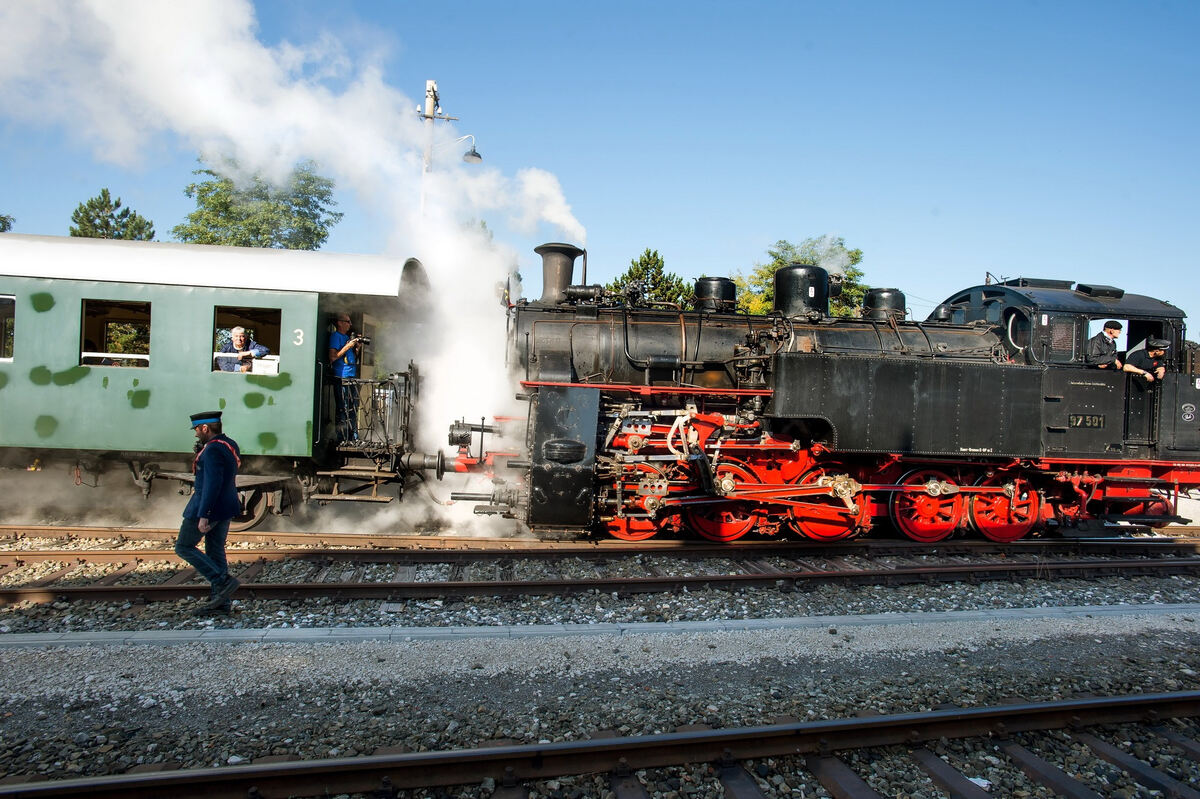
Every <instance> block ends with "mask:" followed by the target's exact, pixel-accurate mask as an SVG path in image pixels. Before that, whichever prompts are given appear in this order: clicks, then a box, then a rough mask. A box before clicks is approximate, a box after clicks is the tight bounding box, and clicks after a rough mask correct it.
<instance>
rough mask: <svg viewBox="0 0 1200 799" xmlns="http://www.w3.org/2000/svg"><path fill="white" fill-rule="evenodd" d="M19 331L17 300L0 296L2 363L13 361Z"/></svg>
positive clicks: (0, 347) (0, 356) (7, 296)
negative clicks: (14, 336)
mask: <svg viewBox="0 0 1200 799" xmlns="http://www.w3.org/2000/svg"><path fill="white" fill-rule="evenodd" d="M16 330H17V298H16V297H13V296H10V295H7V294H6V295H0V361H11V360H12V356H13V335H14V334H15V333H16Z"/></svg>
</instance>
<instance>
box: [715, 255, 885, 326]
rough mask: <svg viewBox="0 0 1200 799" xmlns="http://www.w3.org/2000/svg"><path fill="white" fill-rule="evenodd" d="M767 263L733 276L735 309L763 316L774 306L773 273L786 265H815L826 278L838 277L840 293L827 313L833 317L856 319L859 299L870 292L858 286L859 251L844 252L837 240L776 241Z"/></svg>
mask: <svg viewBox="0 0 1200 799" xmlns="http://www.w3.org/2000/svg"><path fill="white" fill-rule="evenodd" d="M767 255H768V256H770V258H771V260H769V261H767V262H766V263H763V264H755V265H754V269H752V270H751V271H750V274H749V276H743V275H742V274H741V273H737V274H735V275H734V277H733V282H734V283H736V284H737V287H738V308H739V309H740V310H743V311H747V312H748V313H753V314H765V313H768V312H769V311H770V310H771V309H772V308H773V307H774V302H775V272H776V271H777V270H778V269H779V267H781V266H787V265H788V264H790V263H796V262H799V263H807V264H816V265H818V266H821V267H823V268H825V269H826V270H827V271H829V272H830V274H839V273H840V274H841V275H842V276H843V279H842V293H841V294H840V295H839V296H838V297H835V298H833V299H831V300H830V301H829V312H830V313H831V314H833V315H834V316H846V317H853V316H858V313H859V308H861V307H862V301H863V297H864V296H865V295H866V293H867V289H869V288H870V286H868V285H867V284H865V283H863V282H862V278H863V271H862V270H861V269H859V268H858V264H859V263H860V262H861V261H862V258H863V251H862V250H858V249H855V250H848V249H846V241H845V239H843V238H841V237H840V236H836V237H835V236H821V237H819V238H810V239H805V240H804V241H802V242H800V243H799V244H792V243H791V242H790V241H788V240H787V239H780V240H779V241H777V242H775V244H774V246H771V247H768V248H767Z"/></svg>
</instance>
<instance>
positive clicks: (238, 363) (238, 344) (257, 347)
mask: <svg viewBox="0 0 1200 799" xmlns="http://www.w3.org/2000/svg"><path fill="white" fill-rule="evenodd" d="M221 352H222V353H229V354H228V355H225V354H223V355H222V356H221V357H219V358H217V364H218V365H219V366H220V367H221V371H222V372H249V371H250V370H251V369H252V368H253V363H252V361H253V360H254V359H255V358H261V357H263V356H264V355H266V354H267V353H268V352H270V350H269V349H267V348H266V347H264V346H263V345H261V344H259V343H258V342H257V341H255V340H254V339H252V338H250V336H248V335H246V328H244V327H235V328H233V329H232V330H230V331H229V341H226V342H225V343H224V344H222V345H221ZM235 354H236V355H237V357H236V358H235V357H232V356H233V355H235Z"/></svg>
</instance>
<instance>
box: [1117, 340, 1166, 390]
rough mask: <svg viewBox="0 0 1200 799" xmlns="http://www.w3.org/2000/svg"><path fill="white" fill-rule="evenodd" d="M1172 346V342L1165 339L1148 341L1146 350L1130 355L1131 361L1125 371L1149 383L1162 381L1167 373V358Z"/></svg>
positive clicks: (1126, 365)
mask: <svg viewBox="0 0 1200 799" xmlns="http://www.w3.org/2000/svg"><path fill="white" fill-rule="evenodd" d="M1170 346H1171V342H1169V341H1167V340H1165V339H1161V338H1152V339H1148V340H1147V341H1146V347H1145V348H1144V349H1140V350H1138V351H1137V352H1131V353H1129V360H1128V361H1126V363H1125V371H1126V372H1132V373H1133V374H1135V375H1137V376H1138V377H1141V378H1142V379H1143V380H1145V381H1146V382H1147V383H1153V382H1154V381H1155V380H1162V379H1163V375H1165V374H1166V373H1167V363H1166V358H1167V349H1168V348H1169V347H1170Z"/></svg>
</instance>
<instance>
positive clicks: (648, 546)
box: [0, 524, 1200, 554]
mask: <svg viewBox="0 0 1200 799" xmlns="http://www.w3.org/2000/svg"><path fill="white" fill-rule="evenodd" d="M1120 529H1122V532H1123V534H1121V535H1111V536H1097V537H1074V536H1071V537H1067V536H1064V537H1045V538H1027V539H1021V540H1019V541H1015V542H1012V543H1009V544H1001V543H996V542H992V541H988V540H984V539H968V538H949V539H946V540H944V541H940V542H938V543H936V544H922V543H920V542H917V541H912V540H909V539H906V538H882V537H881V538H874V537H868V538H856V539H849V540H844V541H830V542H821V541H811V540H803V539H762V540H755V539H749V538H742V539H738V540H736V541H730V542H727V543H714V542H708V541H705V540H703V539H672V538H657V537H656V538H651V539H648V540H645V541H637V542H630V541H622V540H620V539H616V538H598V539H578V540H569V541H551V540H539V539H537V538H532V537H525V538H504V537H495V538H487V537H465V536H457V535H432V534H431V535H416V534H408V533H379V532H376V533H350V532H332V531H319V532H269V531H258V532H241V533H230V534H229V539H228V540H229V545H230V546H234V545H237V544H246V545H255V544H257V545H272V546H297V547H300V546H325V547H366V548H376V549H406V550H415V551H423V550H432V551H440V550H449V551H472V550H503V551H545V552H547V553H559V552H616V553H621V552H679V551H687V552H692V551H695V552H704V551H708V552H730V551H736V550H742V549H749V550H761V551H776V550H796V551H804V550H817V551H827V552H841V553H845V552H860V551H864V550H868V551H876V552H912V551H920V550H928V549H934V550H938V551H942V552H961V553H963V554H970V553H981V552H984V553H986V552H1011V551H1021V550H1030V551H1037V550H1039V549H1052V548H1060V547H1069V546H1072V545H1081V546H1087V547H1091V548H1095V547H1101V546H1103V545H1104V542H1106V541H1115V542H1121V543H1122V545H1124V542H1128V541H1133V540H1138V541H1146V542H1159V543H1166V542H1169V541H1174V542H1176V543H1178V544H1180V545H1186V544H1187V543H1188V542H1191V543H1193V544H1194V545H1196V546H1197V550H1196V551H1200V526H1176V527H1171V528H1168V530H1166V531H1160V533H1159V534H1157V535H1149V534H1145V533H1142V534H1140V535H1133V533H1136V532H1137V530H1138V528H1120ZM178 533H179V530H178V528H169V527H100V526H80V525H26V524H0V544H3V543H4V542H16V541H20V540H22V539H29V538H33V539H63V540H68V541H71V540H80V541H86V540H101V541H105V540H116V541H172V542H173V541H174V540H175V536H176V535H177V534H178ZM1125 533H1128V534H1125Z"/></svg>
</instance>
